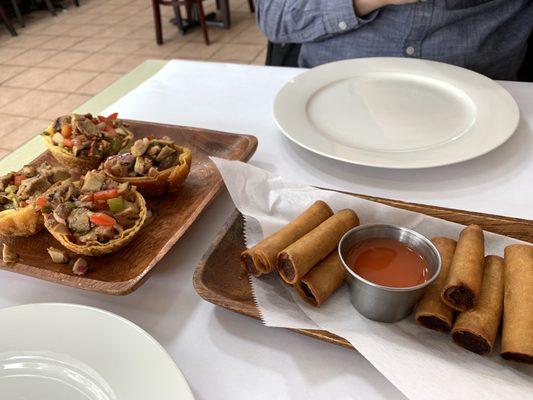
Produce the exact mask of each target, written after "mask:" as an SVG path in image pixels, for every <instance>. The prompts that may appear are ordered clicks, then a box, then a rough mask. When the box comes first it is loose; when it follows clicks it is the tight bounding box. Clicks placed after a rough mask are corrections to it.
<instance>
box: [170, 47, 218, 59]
mask: <svg viewBox="0 0 533 400" xmlns="http://www.w3.org/2000/svg"><path fill="white" fill-rule="evenodd" d="M221 48H222V45H221V44H219V43H212V44H211V45H209V46H206V45H204V44H201V43H185V44H184V45H183V46H182V47H181V48H179V49H178V50H177V51H175V52H173V53H170V54H169V56H170V57H173V58H184V59H199V60H205V59H207V58H209V57H211V56H212V55H213V54H215V53H216V52H217V51H218V50H220V49H221Z"/></svg>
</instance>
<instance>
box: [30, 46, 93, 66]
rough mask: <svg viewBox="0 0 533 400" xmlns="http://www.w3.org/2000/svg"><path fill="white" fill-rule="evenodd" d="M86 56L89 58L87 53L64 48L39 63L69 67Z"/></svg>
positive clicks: (41, 64)
mask: <svg viewBox="0 0 533 400" xmlns="http://www.w3.org/2000/svg"><path fill="white" fill-rule="evenodd" d="M84 58H87V53H82V52H78V51H71V50H64V51H60V52H59V53H56V54H54V55H53V56H52V57H49V58H47V59H45V60H43V61H41V62H40V63H39V64H38V65H39V66H40V67H54V68H69V67H71V66H72V65H74V64H77V63H78V62H80V61H81V60H83V59H84Z"/></svg>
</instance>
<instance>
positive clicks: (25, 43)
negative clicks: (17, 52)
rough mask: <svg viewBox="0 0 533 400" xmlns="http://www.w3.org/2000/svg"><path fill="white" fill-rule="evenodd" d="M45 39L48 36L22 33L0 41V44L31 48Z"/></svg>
mask: <svg viewBox="0 0 533 400" xmlns="http://www.w3.org/2000/svg"><path fill="white" fill-rule="evenodd" d="M47 39H48V38H47V37H46V36H43V35H41V36H33V35H24V34H22V35H18V36H15V37H12V38H11V39H10V40H8V41H6V42H4V43H2V46H5V47H18V48H25V49H31V48H35V47H37V46H38V45H40V44H41V43H43V42H45V41H46V40H47Z"/></svg>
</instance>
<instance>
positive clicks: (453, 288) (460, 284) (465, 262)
mask: <svg viewBox="0 0 533 400" xmlns="http://www.w3.org/2000/svg"><path fill="white" fill-rule="evenodd" d="M484 256H485V243H484V238H483V230H482V229H481V228H480V227H479V226H477V225H470V226H467V227H466V228H465V229H463V231H462V232H461V234H460V236H459V241H458V243H457V248H456V249H455V254H454V255H453V260H452V265H451V268H450V272H449V274H448V278H447V279H446V284H445V285H444V288H443V289H442V300H443V301H444V303H446V305H448V306H449V307H451V308H453V309H454V310H457V311H466V310H469V309H471V308H472V307H474V305H475V303H476V301H477V299H478V297H479V293H480V291H481V280H482V278H483V257H484Z"/></svg>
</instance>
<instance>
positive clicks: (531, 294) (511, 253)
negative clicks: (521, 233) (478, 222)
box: [501, 244, 533, 364]
mask: <svg viewBox="0 0 533 400" xmlns="http://www.w3.org/2000/svg"><path fill="white" fill-rule="evenodd" d="M501 355H502V357H503V358H506V359H508V360H515V361H521V362H526V363H529V364H533V246H530V245H522V244H515V245H511V246H507V247H506V248H505V290H504V297H503V328H502V349H501Z"/></svg>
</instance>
